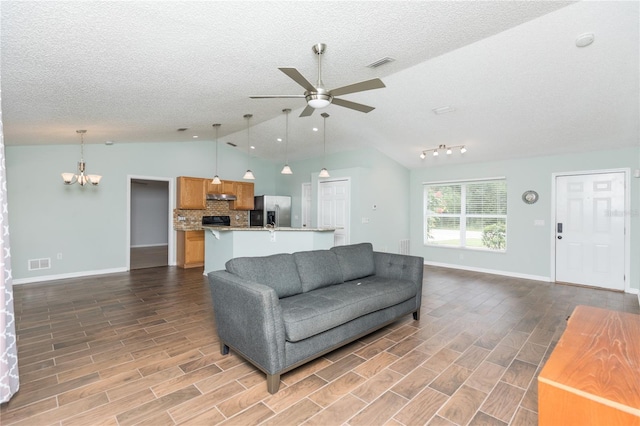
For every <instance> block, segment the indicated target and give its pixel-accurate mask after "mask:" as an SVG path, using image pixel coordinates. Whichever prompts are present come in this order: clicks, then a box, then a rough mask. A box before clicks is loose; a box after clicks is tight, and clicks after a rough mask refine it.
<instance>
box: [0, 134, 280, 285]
mask: <svg viewBox="0 0 640 426" xmlns="http://www.w3.org/2000/svg"><path fill="white" fill-rule="evenodd" d="M219 153H220V161H219V170H218V172H219V175H220V177H222V178H223V179H229V180H242V175H243V174H244V172H245V170H246V168H247V157H246V154H244V153H242V152H239V150H237V149H234V148H231V147H228V146H226V145H221V146H220V147H219ZM78 159H79V147H78V145H55V146H46V145H39V146H22V147H18V146H7V147H6V165H7V182H8V200H9V225H10V232H11V254H12V266H13V277H14V279H33V278H34V277H40V276H50V275H54V276H55V275H65V274H67V275H69V274H78V275H80V274H82V273H86V272H95V271H109V270H117V269H122V268H125V267H126V264H125V263H126V251H127V246H126V238H127V235H126V222H127V213H126V211H127V185H128V179H127V176H128V175H138V176H149V177H162V178H175V177H176V176H181V175H185V176H197V177H211V176H212V175H213V174H214V170H213V169H214V164H215V162H214V160H215V145H214V144H213V143H212V142H180V143H132V144H115V145H112V146H106V145H95V144H91V145H86V146H85V160H86V162H87V172H88V173H95V174H101V175H102V176H103V179H102V182H101V183H100V185H99V186H97V187H91V186H85V187H80V186H79V185H78V184H75V185H71V186H65V185H63V183H62V178H61V177H60V173H61V172H75V171H76V170H77V165H76V162H77V161H78ZM274 167H275V166H274V165H273V164H271V163H268V162H263V161H259V160H257V159H255V158H252V160H251V168H252V169H253V171H254V172H255V174H256V176H257V180H256V181H255V190H256V191H257V192H267V193H268V192H273V191H275V186H274V180H273V175H274V170H275V169H274ZM171 202H172V205H174V206H175V200H171ZM58 253H62V259H60V260H58V259H57V254H58ZM39 258H51V262H52V264H51V266H52V267H51V269H46V270H39V271H28V264H27V261H28V259H39Z"/></svg>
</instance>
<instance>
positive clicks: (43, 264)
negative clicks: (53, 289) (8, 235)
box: [28, 257, 51, 271]
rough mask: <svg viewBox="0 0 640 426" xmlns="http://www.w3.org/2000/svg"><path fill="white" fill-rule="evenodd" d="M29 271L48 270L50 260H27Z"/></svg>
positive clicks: (47, 258) (48, 258)
mask: <svg viewBox="0 0 640 426" xmlns="http://www.w3.org/2000/svg"><path fill="white" fill-rule="evenodd" d="M28 262H29V270H30V271H37V270H38V269H50V268H51V258H50V257H46V258H44V259H29V261H28Z"/></svg>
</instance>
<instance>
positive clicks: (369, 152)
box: [276, 149, 409, 253]
mask: <svg viewBox="0 0 640 426" xmlns="http://www.w3.org/2000/svg"><path fill="white" fill-rule="evenodd" d="M323 164H324V165H325V166H326V167H327V169H328V170H329V173H330V175H331V178H330V179H336V178H348V179H349V180H350V183H351V223H350V227H351V229H350V232H351V240H350V241H351V243H358V242H364V241H367V242H371V243H372V244H373V246H374V249H376V250H380V251H388V252H394V253H397V252H398V248H399V247H398V245H399V241H400V240H401V239H408V238H409V213H408V206H409V170H408V169H406V168H405V167H403V166H401V165H400V164H398V163H397V162H395V161H393V160H391V159H390V158H388V157H386V156H385V155H383V154H381V153H380V152H378V151H376V150H373V149H364V150H358V151H351V152H343V153H340V154H336V155H328V156H327V158H326V160H325V161H322V159H318V158H315V159H310V160H305V161H297V162H290V165H291V167H292V169H293V172H294V174H293V175H281V174H280V173H277V177H276V180H277V187H278V191H279V192H278V194H277V195H291V196H292V209H293V215H292V217H293V222H292V226H301V215H300V212H301V203H302V202H301V194H302V183H305V182H309V183H311V184H312V194H313V195H312V200H311V218H312V222H311V225H312V226H316V225H317V219H318V213H317V212H318V210H317V208H318V199H317V188H318V173H319V172H320V169H321V168H322V166H323ZM279 170H280V168H278V171H279ZM374 204H375V205H376V209H375V210H373V205H374ZM362 218H368V219H369V223H362Z"/></svg>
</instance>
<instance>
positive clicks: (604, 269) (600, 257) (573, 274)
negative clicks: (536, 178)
mask: <svg viewBox="0 0 640 426" xmlns="http://www.w3.org/2000/svg"><path fill="white" fill-rule="evenodd" d="M624 185H625V175H624V173H622V172H615V173H597V174H588V175H572V176H557V177H556V224H555V226H556V229H555V231H556V232H555V237H556V240H555V243H556V281H559V282H567V283H573V284H581V285H588V286H594V287H603V288H607V289H613V290H624V285H625V277H624V274H625V217H624V212H625V188H624Z"/></svg>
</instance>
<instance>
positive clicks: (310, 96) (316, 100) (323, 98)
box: [305, 92, 333, 109]
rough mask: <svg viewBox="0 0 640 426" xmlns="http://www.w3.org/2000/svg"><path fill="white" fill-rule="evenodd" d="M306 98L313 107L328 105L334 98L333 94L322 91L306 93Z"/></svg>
mask: <svg viewBox="0 0 640 426" xmlns="http://www.w3.org/2000/svg"><path fill="white" fill-rule="evenodd" d="M305 99H306V100H307V105H309V106H310V107H311V108H315V109H319V108H326V107H328V106H329V105H330V104H331V101H332V100H333V96H331V95H329V94H327V93H322V92H318V93H306V94H305Z"/></svg>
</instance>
